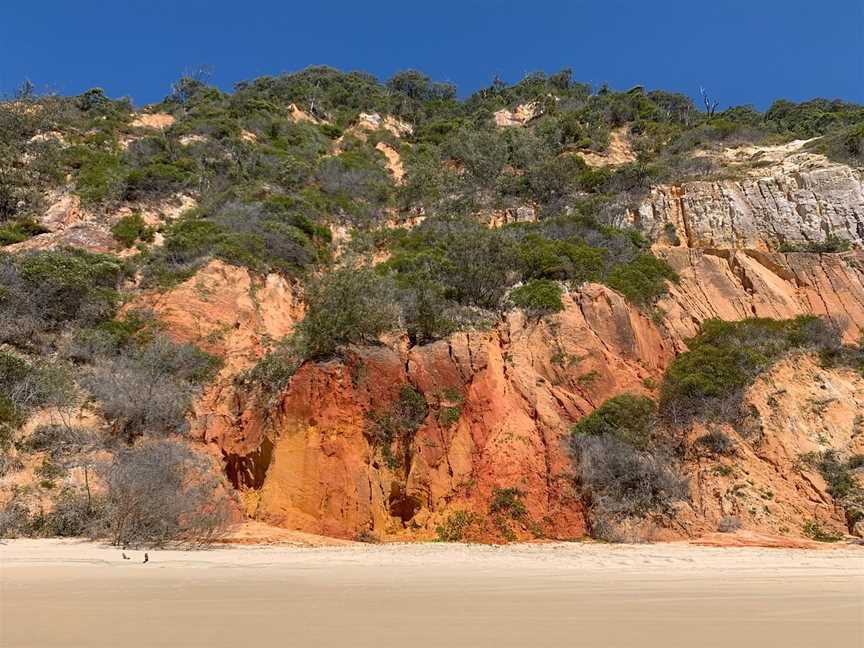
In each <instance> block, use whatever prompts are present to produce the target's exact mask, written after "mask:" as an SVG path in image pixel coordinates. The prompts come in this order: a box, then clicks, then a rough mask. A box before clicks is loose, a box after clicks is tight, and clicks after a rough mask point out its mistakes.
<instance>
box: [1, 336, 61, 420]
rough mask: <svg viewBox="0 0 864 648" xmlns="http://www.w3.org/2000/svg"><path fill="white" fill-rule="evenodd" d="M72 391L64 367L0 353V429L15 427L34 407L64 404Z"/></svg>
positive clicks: (3, 352)
mask: <svg viewBox="0 0 864 648" xmlns="http://www.w3.org/2000/svg"><path fill="white" fill-rule="evenodd" d="M73 391H74V388H73V384H72V378H71V376H70V373H69V371H68V369H67V368H66V367H64V366H62V365H60V364H58V363H49V362H46V361H30V360H26V359H24V358H22V357H19V356H17V355H14V354H12V353H8V352H5V351H0V428H3V427H4V426H8V427H10V428H12V429H15V428H17V427H18V426H19V425H21V424H22V423H24V421H25V420H26V418H27V415H28V414H29V413H30V411H31V410H33V409H35V408H38V407H44V406H47V405H56V406H63V405H66V404H68V403H69V402H71V401H72V400H73Z"/></svg>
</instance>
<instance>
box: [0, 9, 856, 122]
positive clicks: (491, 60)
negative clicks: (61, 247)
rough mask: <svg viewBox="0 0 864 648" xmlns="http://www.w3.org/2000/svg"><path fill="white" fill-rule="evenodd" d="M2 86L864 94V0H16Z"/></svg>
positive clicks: (7, 20) (4, 47)
mask: <svg viewBox="0 0 864 648" xmlns="http://www.w3.org/2000/svg"><path fill="white" fill-rule="evenodd" d="M2 4H3V5H4V6H3V8H2V12H0V13H2V17H0V93H3V94H8V93H10V92H11V91H12V90H13V89H14V88H15V87H17V86H18V84H19V83H20V82H21V81H22V80H23V79H24V78H29V79H31V80H32V81H33V82H34V83H35V84H36V85H37V88H39V89H49V90H53V91H56V92H59V93H62V94H77V93H80V92H82V91H83V90H85V89H87V88H90V87H94V86H99V87H102V88H104V89H105V90H106V91H107V92H108V94H110V95H112V96H121V95H128V96H130V97H132V99H133V100H134V101H135V102H136V103H137V104H143V103H148V102H152V101H157V100H159V99H161V98H162V97H163V96H164V95H165V94H167V92H168V90H169V87H170V84H171V82H172V81H173V80H174V79H176V78H177V77H178V76H179V75H180V74H181V73H182V72H183V71H184V69H191V68H193V67H196V66H198V65H201V64H208V65H210V66H212V67H213V69H214V72H215V74H214V76H213V81H214V82H215V83H216V84H217V85H219V86H221V87H223V88H225V89H230V88H231V86H232V84H233V83H234V82H236V81H240V80H243V79H249V78H253V77H256V76H259V75H262V74H277V73H279V72H283V71H294V70H298V69H302V68H304V67H306V66H308V65H313V64H326V65H331V66H333V67H337V68H340V69H361V70H366V71H368V72H371V73H372V74H375V75H376V76H378V77H381V78H387V77H389V76H390V75H392V74H393V73H394V72H396V71H399V70H403V69H408V68H416V69H420V70H423V71H424V72H426V73H427V74H429V75H430V76H431V77H433V78H435V79H438V80H446V81H450V82H453V83H455V84H456V85H457V86H458V88H459V92H460V94H462V95H465V94H468V93H469V92H471V91H473V90H475V89H477V88H478V87H480V86H483V85H487V84H488V83H489V82H490V81H491V79H492V78H493V76H494V75H495V74H498V75H500V76H501V78H502V79H504V80H506V81H509V82H513V81H517V80H518V79H519V78H521V77H522V76H523V75H524V74H525V73H526V72H531V71H536V70H543V71H546V72H554V71H556V70H558V69H560V68H562V67H567V66H569V67H571V68H572V69H573V76H574V77H575V78H576V79H579V80H581V81H587V82H591V83H594V84H600V83H603V82H608V83H609V84H610V86H612V87H613V88H617V89H626V88H628V87H630V86H632V85H635V84H642V85H645V86H646V87H649V88H662V89H665V90H676V91H681V92H685V93H687V94H690V95H697V94H698V91H699V86H700V84H702V85H705V86H706V87H707V88H708V89H709V90H710V91H711V93H712V94H713V95H714V96H716V98H717V99H719V100H720V101H721V108H722V107H725V106H728V105H735V104H742V103H753V104H755V105H757V106H758V107H760V108H764V107H766V106H767V105H768V104H769V103H770V102H771V100H773V99H775V98H779V97H783V98H788V99H792V100H803V99H809V98H812V97H814V96H825V97H829V98H841V99H847V100H852V101H858V102H862V103H864V0H815V1H814V0H806V1H805V0H713V1H711V0H708V1H706V2H699V1H694V0H655V1H654V2H651V1H650V0H632V1H630V2H621V1H616V0H605V1H604V0H582V1H579V0H572V1H570V2H566V1H563V0H555V1H553V0H522V1H520V2H509V1H499V2H492V1H480V0H457V1H455V2H454V1H451V0H434V1H431V2H422V1H417V0H403V1H402V2H392V1H390V0H387V1H375V0H366V1H365V2H364V1H357V0H355V1H353V2H343V1H341V0H328V1H321V0H299V1H294V2H292V1H291V0H245V1H244V0H68V1H67V0H4V1H3V2H2Z"/></svg>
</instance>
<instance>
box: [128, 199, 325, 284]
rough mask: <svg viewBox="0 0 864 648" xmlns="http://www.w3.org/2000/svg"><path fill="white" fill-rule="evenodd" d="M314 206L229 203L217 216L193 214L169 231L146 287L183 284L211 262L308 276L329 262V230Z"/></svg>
mask: <svg viewBox="0 0 864 648" xmlns="http://www.w3.org/2000/svg"><path fill="white" fill-rule="evenodd" d="M308 210H309V208H308V205H306V204H305V203H304V202H302V201H298V200H292V199H287V198H275V197H274V198H269V199H267V200H265V201H262V202H250V203H241V202H227V203H225V204H223V205H221V206H220V207H218V208H216V209H214V210H213V211H212V213H211V214H202V213H200V212H191V213H188V214H186V215H184V216H183V217H181V218H180V219H179V220H177V221H176V222H175V223H173V224H172V225H171V226H170V227H169V228H168V229H167V230H166V231H165V243H164V245H163V246H162V247H161V248H159V249H157V250H156V251H154V252H153V254H152V256H151V258H150V259H149V260H148V262H147V265H146V267H145V283H147V284H150V285H159V286H169V285H171V284H174V283H177V282H179V281H183V280H185V279H186V278H188V277H189V276H191V274H192V273H193V272H194V271H195V270H196V269H197V268H198V267H200V265H201V264H202V263H203V262H205V261H206V260H207V259H209V258H213V257H215V258H219V259H222V260H224V261H226V262H228V263H231V264H234V265H239V266H246V267H248V268H251V269H253V270H257V271H259V272H270V271H280V272H282V273H284V274H287V275H297V274H300V273H302V272H303V271H304V270H305V269H306V268H307V267H309V266H310V265H312V264H313V263H315V262H316V261H321V260H324V259H325V258H326V253H325V249H324V246H325V245H326V242H327V241H329V239H330V234H329V231H327V230H326V229H325V228H323V227H321V226H319V225H316V224H315V223H314V222H313V221H312V219H311V218H310V217H309V216H308V215H307V213H306V212H307V211H308Z"/></svg>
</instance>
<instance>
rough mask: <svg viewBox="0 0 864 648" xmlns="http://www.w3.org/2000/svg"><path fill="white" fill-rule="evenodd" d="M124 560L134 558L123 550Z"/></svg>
mask: <svg viewBox="0 0 864 648" xmlns="http://www.w3.org/2000/svg"><path fill="white" fill-rule="evenodd" d="M123 560H132V559H131V558H130V557H129V556H127V555H126V552H125V551H124V552H123Z"/></svg>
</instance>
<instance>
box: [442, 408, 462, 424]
mask: <svg viewBox="0 0 864 648" xmlns="http://www.w3.org/2000/svg"><path fill="white" fill-rule="evenodd" d="M460 416H462V408H461V407H459V406H458V405H454V406H452V407H442V408H441V411H440V412H438V422H439V423H440V424H441V425H442V426H443V427H451V426H452V425H454V424H455V423H456V422H457V421H458V420H459V417H460Z"/></svg>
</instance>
